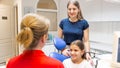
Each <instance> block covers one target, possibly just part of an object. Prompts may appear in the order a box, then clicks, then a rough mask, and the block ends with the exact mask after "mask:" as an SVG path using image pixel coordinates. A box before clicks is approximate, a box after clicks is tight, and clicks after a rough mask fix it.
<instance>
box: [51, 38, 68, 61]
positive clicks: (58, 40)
mask: <svg viewBox="0 0 120 68" xmlns="http://www.w3.org/2000/svg"><path fill="white" fill-rule="evenodd" d="M53 43H54V46H55V48H56V49H57V50H58V52H51V53H50V54H49V56H50V57H52V58H55V59H57V60H59V61H61V62H63V60H65V59H67V58H69V57H67V56H64V55H62V54H61V53H60V52H61V50H63V49H64V48H65V47H66V43H65V41H64V40H63V39H61V38H58V37H55V38H54V39H53Z"/></svg>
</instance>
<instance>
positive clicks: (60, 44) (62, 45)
mask: <svg viewBox="0 0 120 68" xmlns="http://www.w3.org/2000/svg"><path fill="white" fill-rule="evenodd" d="M53 43H54V46H55V47H56V48H57V49H58V50H62V49H64V48H65V47H66V43H65V41H64V40H63V39H61V38H58V37H55V38H54V39H53Z"/></svg>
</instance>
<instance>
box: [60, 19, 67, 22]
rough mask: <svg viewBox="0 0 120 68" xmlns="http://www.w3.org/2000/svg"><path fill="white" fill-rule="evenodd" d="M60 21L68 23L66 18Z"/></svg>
mask: <svg viewBox="0 0 120 68" xmlns="http://www.w3.org/2000/svg"><path fill="white" fill-rule="evenodd" d="M61 21H62V22H64V21H65V22H66V21H69V19H68V18H64V19H62V20H61Z"/></svg>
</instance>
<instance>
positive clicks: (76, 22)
mask: <svg viewBox="0 0 120 68" xmlns="http://www.w3.org/2000/svg"><path fill="white" fill-rule="evenodd" d="M67 12H68V18H65V19H63V20H62V21H61V22H60V24H59V27H60V28H59V29H58V36H59V37H60V38H64V41H65V42H66V44H67V45H68V46H69V45H70V43H71V42H72V41H74V40H81V41H83V42H84V44H85V51H86V58H87V60H90V59H91V56H90V54H89V53H90V44H89V24H88V22H87V21H86V20H85V19H84V18H83V16H82V13H81V10H80V5H79V2H78V1H75V0H70V1H69V2H68V4H67ZM62 53H63V54H64V55H66V56H69V53H68V52H67V49H65V50H63V52H62Z"/></svg>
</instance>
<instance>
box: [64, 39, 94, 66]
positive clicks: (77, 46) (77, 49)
mask: <svg viewBox="0 0 120 68" xmlns="http://www.w3.org/2000/svg"><path fill="white" fill-rule="evenodd" d="M70 55H71V58H68V59H65V60H64V61H63V64H64V67H65V68H93V67H92V66H91V65H90V63H89V62H88V61H87V60H85V57H84V55H85V51H84V44H83V42H82V41H80V40H76V41H73V42H72V43H71V45H70Z"/></svg>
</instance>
